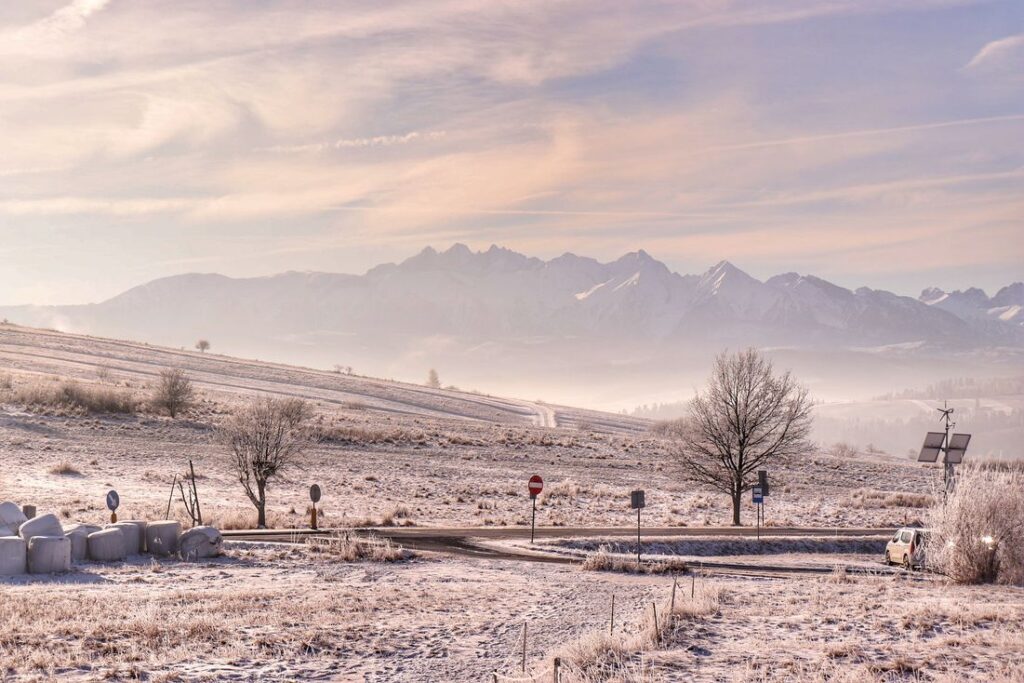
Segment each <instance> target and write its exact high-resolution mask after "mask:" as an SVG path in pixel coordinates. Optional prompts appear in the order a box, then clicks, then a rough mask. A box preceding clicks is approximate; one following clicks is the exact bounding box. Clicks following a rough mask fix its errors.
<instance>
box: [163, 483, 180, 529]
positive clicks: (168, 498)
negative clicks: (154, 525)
mask: <svg viewBox="0 0 1024 683" xmlns="http://www.w3.org/2000/svg"><path fill="white" fill-rule="evenodd" d="M177 483H178V475H177V474H175V475H174V479H172V480H171V495H169V496H167V514H166V515H164V519H170V518H171V501H172V500H174V485H175V484H177Z"/></svg>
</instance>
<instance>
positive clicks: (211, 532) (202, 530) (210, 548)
mask: <svg viewBox="0 0 1024 683" xmlns="http://www.w3.org/2000/svg"><path fill="white" fill-rule="evenodd" d="M223 545H224V538H223V537H222V536H221V535H220V532H219V531H217V530H216V529H215V528H213V527H212V526H197V527H195V528H194V529H189V530H188V531H186V532H185V533H183V534H182V535H181V542H180V546H181V548H180V550H179V554H180V555H181V557H182V559H184V560H198V559H201V558H204V557H217V556H218V555H220V554H221V552H222V546H223Z"/></svg>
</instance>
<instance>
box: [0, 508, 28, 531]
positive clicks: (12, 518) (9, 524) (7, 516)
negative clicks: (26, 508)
mask: <svg viewBox="0 0 1024 683" xmlns="http://www.w3.org/2000/svg"><path fill="white" fill-rule="evenodd" d="M27 521H28V517H26V516H25V513H24V512H22V511H21V508H20V507H18V506H17V505H16V504H15V503H12V502H10V501H8V500H5V501H4V502H2V503H0V527H5V528H7V529H8V530H10V531H12V532H14V533H12V534H10V535H11V536H16V535H17V533H18V529H19V528H20V527H21V525H22V524H24V523H25V522H27ZM0 535H4V536H6V535H8V534H0Z"/></svg>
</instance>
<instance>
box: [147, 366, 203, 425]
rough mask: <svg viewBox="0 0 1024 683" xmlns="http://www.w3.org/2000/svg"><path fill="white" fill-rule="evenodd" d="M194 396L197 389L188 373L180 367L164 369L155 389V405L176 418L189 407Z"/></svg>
mask: <svg viewBox="0 0 1024 683" xmlns="http://www.w3.org/2000/svg"><path fill="white" fill-rule="evenodd" d="M194 396H195V389H194V388H193V387H192V380H191V379H189V377H188V375H186V374H185V373H184V372H182V371H181V370H178V369H170V370H163V371H161V372H160V379H159V380H158V381H157V384H156V387H155V388H154V389H153V405H154V406H155V407H156V408H158V409H161V410H166V411H167V414H168V415H170V416H171V417H172V418H175V417H177V416H178V413H180V412H182V411H184V410H186V409H188V407H189V406H190V405H191V404H192V401H193V398H194Z"/></svg>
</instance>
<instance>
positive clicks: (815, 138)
mask: <svg viewBox="0 0 1024 683" xmlns="http://www.w3.org/2000/svg"><path fill="white" fill-rule="evenodd" d="M1011 122H1015V123H1019V122H1024V114H1006V115H1003V116H983V117H979V118H968V119H954V120H951V121H936V122H933V123H917V124H910V125H906V126H891V127H887V128H867V129H863V130H847V131H839V132H836V133H822V134H820V135H799V136H795V137H789V138H779V139H774V140H755V141H752V142H740V143H736V144H729V145H718V146H715V147H709V148H708V149H711V150H716V151H731V150H744V149H763V148H766V147H784V146H788V145H802V144H807V143H814V142H832V141H834V140H844V139H850V138H869V137H874V136H877V135H894V134H899V133H917V132H922V131H931V130H940V129H942V128H956V127H960V126H980V125H988V124H995V123H1011Z"/></svg>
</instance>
